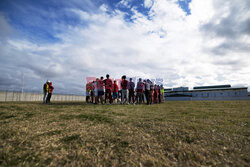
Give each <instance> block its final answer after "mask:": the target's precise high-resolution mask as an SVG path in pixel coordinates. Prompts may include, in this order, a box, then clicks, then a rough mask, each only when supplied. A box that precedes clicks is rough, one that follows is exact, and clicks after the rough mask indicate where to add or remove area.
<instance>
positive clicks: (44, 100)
mask: <svg viewBox="0 0 250 167" xmlns="http://www.w3.org/2000/svg"><path fill="white" fill-rule="evenodd" d="M47 95H48V93H47V92H45V93H44V95H43V103H44V104H45V103H46V100H47Z"/></svg>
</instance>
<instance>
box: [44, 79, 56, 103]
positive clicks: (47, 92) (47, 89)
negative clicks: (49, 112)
mask: <svg viewBox="0 0 250 167" xmlns="http://www.w3.org/2000/svg"><path fill="white" fill-rule="evenodd" d="M53 90H54V87H53V86H52V82H51V81H49V80H47V81H46V83H45V84H44V85H43V94H44V96H43V103H44V104H50V99H51V96H52V92H53Z"/></svg>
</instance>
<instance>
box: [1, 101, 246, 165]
mask: <svg viewBox="0 0 250 167" xmlns="http://www.w3.org/2000/svg"><path fill="white" fill-rule="evenodd" d="M249 123H250V101H218V102H215V101H200V102H165V103H164V104H160V105H152V106H146V105H137V106H120V105H105V106H102V105H87V104H85V103H72V102H71V103H70V102H69V103H63V102H61V103H59V102H58V103H54V104H53V105H43V104H40V103H32V102H30V103H0V166H63V165H65V166H248V165H249V163H250V158H249V153H250V126H249Z"/></svg>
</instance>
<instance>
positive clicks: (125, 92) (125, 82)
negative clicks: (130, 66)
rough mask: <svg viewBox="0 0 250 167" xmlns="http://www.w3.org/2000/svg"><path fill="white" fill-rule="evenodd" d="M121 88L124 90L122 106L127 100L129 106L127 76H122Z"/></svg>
mask: <svg viewBox="0 0 250 167" xmlns="http://www.w3.org/2000/svg"><path fill="white" fill-rule="evenodd" d="M121 88H122V98H121V104H124V102H125V98H126V100H127V104H128V81H127V80H126V75H123V76H122V82H121Z"/></svg>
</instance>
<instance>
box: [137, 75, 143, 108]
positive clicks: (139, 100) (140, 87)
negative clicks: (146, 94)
mask: <svg viewBox="0 0 250 167" xmlns="http://www.w3.org/2000/svg"><path fill="white" fill-rule="evenodd" d="M142 98H143V82H142V79H141V78H139V81H138V82H137V85H136V102H137V103H138V104H141V103H142Z"/></svg>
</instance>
